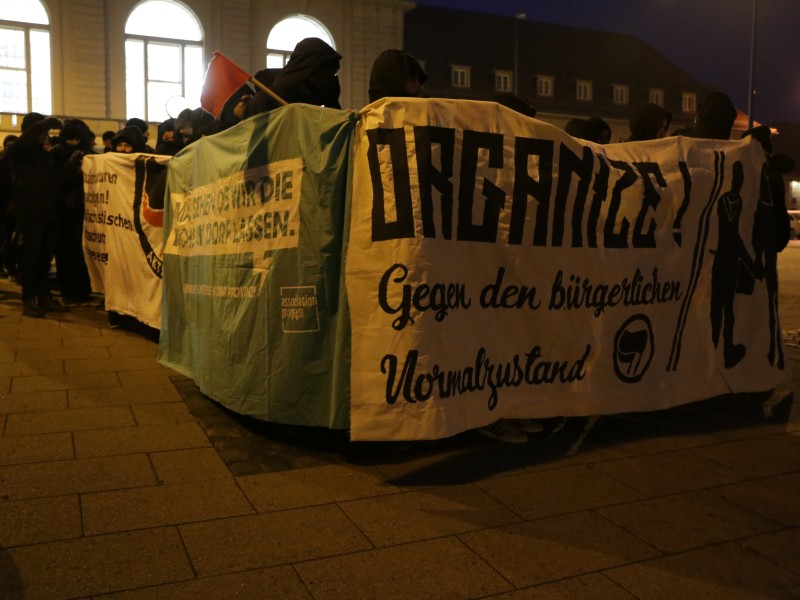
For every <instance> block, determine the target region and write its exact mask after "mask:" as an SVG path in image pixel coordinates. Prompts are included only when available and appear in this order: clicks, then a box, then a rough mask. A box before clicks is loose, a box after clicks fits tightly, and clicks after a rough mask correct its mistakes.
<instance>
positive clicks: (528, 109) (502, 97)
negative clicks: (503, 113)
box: [492, 92, 536, 117]
mask: <svg viewBox="0 0 800 600" xmlns="http://www.w3.org/2000/svg"><path fill="white" fill-rule="evenodd" d="M492 101H493V102H497V103H498V104H502V105H503V106H505V107H507V108H510V109H511V110H514V111H516V112H518V113H519V114H521V115H525V116H526V117H535V116H536V109H535V108H534V107H533V106H531V104H530V102H528V101H527V100H525V99H524V98H522V97H521V96H517V95H516V94H512V93H511V92H500V93H498V94H495V95H494V96H492Z"/></svg>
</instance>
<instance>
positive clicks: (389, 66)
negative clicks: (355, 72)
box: [369, 50, 428, 102]
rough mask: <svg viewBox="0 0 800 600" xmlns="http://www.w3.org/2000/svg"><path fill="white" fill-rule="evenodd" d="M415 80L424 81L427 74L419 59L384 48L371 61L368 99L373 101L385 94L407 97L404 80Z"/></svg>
mask: <svg viewBox="0 0 800 600" xmlns="http://www.w3.org/2000/svg"><path fill="white" fill-rule="evenodd" d="M409 79H411V80H417V81H419V82H420V83H425V82H426V81H427V80H428V74H427V73H426V72H425V69H423V68H422V65H420V64H419V61H418V60H417V59H416V58H414V57H413V56H411V55H410V54H408V53H407V52H403V51H402V50H384V51H383V52H381V53H380V54H379V55H378V58H376V59H375V62H374V63H372V71H371V72H370V75H369V101H370V102H375V101H376V100H380V99H381V98H385V97H386V96H399V97H407V96H409V95H410V94H409V93H408V92H407V91H406V82H407V81H408V80H409Z"/></svg>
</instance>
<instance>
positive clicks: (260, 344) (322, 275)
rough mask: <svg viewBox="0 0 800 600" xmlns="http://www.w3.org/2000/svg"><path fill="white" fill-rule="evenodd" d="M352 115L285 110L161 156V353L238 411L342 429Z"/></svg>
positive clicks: (345, 417) (312, 109)
mask: <svg viewBox="0 0 800 600" xmlns="http://www.w3.org/2000/svg"><path fill="white" fill-rule="evenodd" d="M355 120H356V115H355V114H353V113H350V112H345V111H338V110H333V109H329V108H320V107H315V106H310V105H304V104H293V105H289V106H285V107H283V108H280V109H278V110H275V111H273V112H271V113H267V114H264V115H259V116H257V117H254V118H251V119H248V120H246V121H244V122H242V123H240V124H239V125H237V126H235V127H233V128H231V129H229V130H227V131H225V132H223V133H220V134H217V135H214V136H210V137H205V138H203V139H201V140H199V141H198V142H196V143H194V144H191V145H190V146H188V147H187V148H186V149H184V150H183V151H182V152H180V153H179V154H178V155H177V156H175V158H174V159H173V160H172V161H171V163H170V166H169V174H168V181H167V198H169V201H168V202H167V203H166V210H165V218H164V239H165V240H166V241H165V244H164V270H163V282H164V286H163V312H162V328H161V338H160V348H159V361H160V362H161V363H163V364H164V365H166V366H168V367H171V368H172V369H175V370H176V371H178V372H180V373H183V374H185V375H187V376H188V377H191V378H192V379H194V380H195V382H196V383H197V385H198V386H199V388H200V390H201V391H202V392H203V393H204V394H206V395H208V396H210V397H211V398H213V399H214V400H216V401H218V402H220V403H221V404H223V405H225V406H226V407H228V408H230V409H231V410H233V411H235V412H237V413H240V414H245V415H250V416H253V417H256V418H258V419H263V420H268V421H272V422H277V423H288V424H298V425H317V426H324V427H329V428H334V429H346V428H348V427H349V423H350V415H349V387H350V376H349V364H350V358H349V357H350V323H349V322H350V319H349V314H348V307H347V301H346V297H345V286H344V272H343V269H342V256H343V250H344V249H343V243H344V242H343V240H346V239H347V238H348V235H347V229H348V227H349V225H348V223H349V214H348V215H346V214H345V212H346V211H349V202H350V199H349V196H348V190H349V189H350V185H349V180H350V178H351V165H350V156H351V148H352V145H351V140H352V136H353V131H354V126H355Z"/></svg>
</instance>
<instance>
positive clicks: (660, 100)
mask: <svg viewBox="0 0 800 600" xmlns="http://www.w3.org/2000/svg"><path fill="white" fill-rule="evenodd" d="M647 96H648V101H649V102H650V103H651V104H655V105H656V106H660V107H661V108H664V89H663V88H650V91H649V92H648V95H647Z"/></svg>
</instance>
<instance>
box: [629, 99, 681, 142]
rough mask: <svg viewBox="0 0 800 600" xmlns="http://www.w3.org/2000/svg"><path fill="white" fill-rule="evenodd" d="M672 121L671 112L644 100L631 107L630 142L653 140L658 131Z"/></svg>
mask: <svg viewBox="0 0 800 600" xmlns="http://www.w3.org/2000/svg"><path fill="white" fill-rule="evenodd" d="M665 121H666V127H669V124H670V123H671V122H672V114H671V113H669V112H667V111H666V110H664V109H663V108H661V107H660V106H659V105H658V104H653V103H652V102H645V103H644V104H640V105H638V106H637V107H636V108H634V109H633V113H632V114H631V118H630V121H629V125H630V128H631V137H630V141H631V142H639V141H643V140H654V139H656V138H657V137H658V132H659V131H660V130H661V128H662V127H664V122H665Z"/></svg>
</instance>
